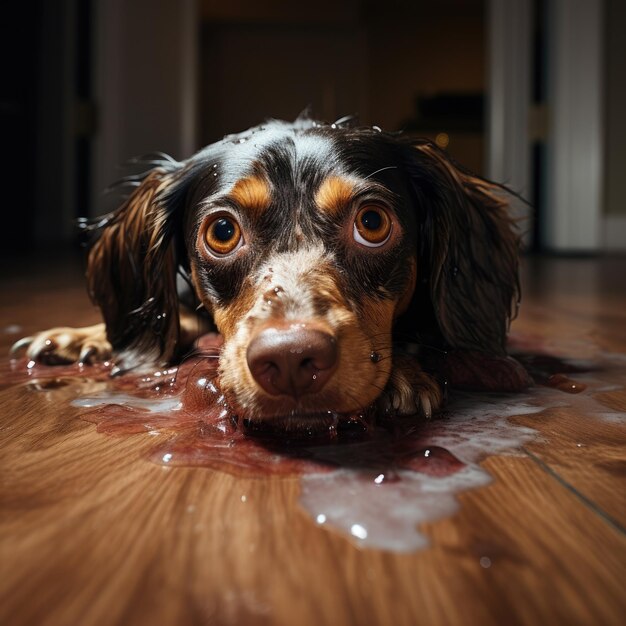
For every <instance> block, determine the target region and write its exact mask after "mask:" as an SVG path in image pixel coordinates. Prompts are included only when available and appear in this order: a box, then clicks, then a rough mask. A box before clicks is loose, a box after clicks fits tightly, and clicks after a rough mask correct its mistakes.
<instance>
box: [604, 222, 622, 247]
mask: <svg viewBox="0 0 626 626" xmlns="http://www.w3.org/2000/svg"><path fill="white" fill-rule="evenodd" d="M603 222H604V224H603V226H604V236H603V241H602V243H603V245H602V247H603V249H604V250H605V251H607V252H626V215H605V216H604V220H603Z"/></svg>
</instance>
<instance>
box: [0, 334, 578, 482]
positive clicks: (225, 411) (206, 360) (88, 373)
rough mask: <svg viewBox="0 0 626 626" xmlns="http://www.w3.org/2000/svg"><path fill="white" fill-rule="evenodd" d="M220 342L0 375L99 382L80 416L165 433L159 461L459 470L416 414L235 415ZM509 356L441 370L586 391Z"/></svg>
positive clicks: (539, 361) (36, 385)
mask: <svg viewBox="0 0 626 626" xmlns="http://www.w3.org/2000/svg"><path fill="white" fill-rule="evenodd" d="M221 343H222V342H221V338H220V337H218V336H216V335H207V336H205V337H202V338H201V339H200V341H199V343H198V347H197V354H196V355H194V356H192V357H191V358H189V359H187V360H185V361H184V362H183V363H182V364H181V365H180V366H179V367H177V368H176V367H173V368H170V369H166V370H163V371H158V372H152V373H150V374H134V373H127V374H124V375H122V376H118V377H111V376H110V372H111V364H110V363H107V364H100V365H93V366H90V365H85V366H82V365H76V364H75V365H62V366H58V365H57V366H45V365H40V364H37V363H33V362H32V361H31V362H27V361H26V360H22V361H11V362H10V363H8V364H3V365H2V366H0V380H1V381H2V384H3V385H5V386H6V385H10V384H16V383H19V382H24V381H27V384H28V386H29V388H31V389H34V390H38V391H48V390H53V389H56V388H59V387H64V386H67V385H70V384H73V383H75V382H76V381H79V382H80V381H98V382H103V381H104V382H106V391H105V392H104V393H103V394H102V395H101V397H100V398H96V399H94V400H93V402H94V403H96V404H97V405H96V406H93V405H92V406H91V407H88V408H87V410H85V411H84V412H83V413H82V415H81V418H82V419H84V420H85V421H88V422H92V423H94V424H96V428H97V430H98V432H102V433H106V434H108V435H118V436H119V435H130V434H138V433H147V432H150V433H151V434H153V435H154V434H163V435H165V437H166V441H165V442H164V443H160V444H159V445H158V446H157V447H155V449H154V450H153V451H152V452H151V454H150V458H151V459H152V460H153V461H155V462H157V463H162V464H166V465H186V466H202V467H210V468H213V469H219V470H226V471H230V472H233V473H236V474H244V475H247V476H261V475H268V474H269V475H281V476H290V475H300V474H305V473H307V474H308V473H314V472H327V471H330V470H333V469H337V468H354V469H359V470H365V471H366V472H368V473H369V472H371V473H372V475H373V477H374V480H376V479H378V478H379V477H382V478H380V481H381V482H393V481H396V480H400V478H399V476H398V473H397V472H398V471H399V470H407V469H408V470H412V471H415V472H419V473H422V474H426V475H429V476H437V477H445V476H450V475H452V474H455V473H456V472H459V471H461V470H462V469H463V468H464V467H465V464H464V463H463V462H461V461H460V460H458V459H457V458H456V457H455V456H454V455H453V454H451V453H450V452H449V451H447V450H446V449H444V448H441V447H438V446H430V447H428V446H427V444H426V442H425V441H424V440H423V439H422V440H420V434H419V433H420V430H421V429H420V426H421V424H422V421H421V420H420V419H418V418H415V419H411V418H402V419H398V420H393V419H390V418H388V417H387V418H380V416H375V415H373V414H371V412H368V411H365V412H364V413H362V414H354V415H338V414H333V413H324V414H320V415H318V416H314V417H309V418H307V419H306V421H305V420H300V421H298V422H297V423H295V424H291V425H286V424H284V423H271V422H266V421H259V420H256V421H252V420H248V419H241V420H238V419H237V417H236V416H235V415H234V414H233V412H232V410H231V409H230V407H229V406H228V404H227V402H226V400H225V398H224V396H223V395H222V394H221V391H220V389H219V382H218V379H217V367H218V357H219V350H220V348H221ZM516 358H517V361H515V360H514V359H511V358H510V357H505V358H502V357H481V355H480V354H477V353H451V354H450V355H449V356H448V359H447V361H446V363H445V367H444V369H445V370H446V375H447V376H449V377H450V378H451V380H452V382H453V383H455V384H458V385H459V386H461V387H464V386H468V385H469V386H472V385H475V384H478V383H481V382H482V387H483V388H486V389H489V390H491V389H492V388H494V389H498V390H503V389H505V390H507V389H509V388H514V389H517V388H519V387H523V386H524V385H526V384H527V377H528V375H529V374H530V376H532V378H533V379H534V380H535V382H537V383H538V384H541V385H546V386H549V387H553V388H556V389H559V390H561V391H566V392H568V393H580V392H581V391H583V390H584V389H585V388H586V386H585V385H584V384H583V383H579V382H576V381H573V380H571V379H570V378H568V377H567V376H566V375H565V373H578V372H581V371H585V370H583V369H581V368H578V367H576V366H574V365H572V364H570V363H568V362H566V361H564V360H561V359H558V358H556V357H554V356H551V355H547V354H539V355H537V354H527V353H520V354H517V355H516ZM520 363H521V364H522V365H523V368H522V367H521V366H520ZM477 371H478V372H489V376H487V377H486V378H485V376H486V375H485V376H482V374H480V376H481V380H477V379H476V376H477V375H476V372H477ZM563 372H565V373H563ZM77 402H78V403H80V402H81V400H78V401H77ZM161 441H162V438H161ZM328 444H339V445H328Z"/></svg>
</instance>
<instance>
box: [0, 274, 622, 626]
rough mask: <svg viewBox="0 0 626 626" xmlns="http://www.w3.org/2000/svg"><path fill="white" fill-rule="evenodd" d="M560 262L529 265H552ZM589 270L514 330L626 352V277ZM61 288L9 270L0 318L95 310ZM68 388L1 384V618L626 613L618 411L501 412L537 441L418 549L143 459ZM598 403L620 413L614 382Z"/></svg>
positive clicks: (431, 618) (148, 443)
mask: <svg viewBox="0 0 626 626" xmlns="http://www.w3.org/2000/svg"><path fill="white" fill-rule="evenodd" d="M557 265H558V266H559V267H557V268H556V269H555V265H554V264H553V263H550V262H548V263H547V265H544V266H543V267H547V271H548V274H550V273H555V274H557V277H556V278H560V277H561V276H562V274H563V273H564V272H565V273H566V271H565V270H563V269H562V268H561V265H562V264H561V263H560V262H559V263H557ZM565 265H566V266H567V264H565ZM585 267H587V266H585ZM618 267H619V268H621V270H626V262H624V263H622V264H621V265H619V266H618ZM557 270H558V271H557ZM622 275H623V272H622ZM590 276H591V279H593V280H597V279H598V277H600V276H602V272H600V271H596V272H592V273H590ZM552 279H554V276H552V278H551V280H552ZM602 280H604V281H605V282H606V284H605V285H604V286H601V287H598V283H597V282H596V283H594V282H593V281H592V282H591V283H590V284H592V285H596V287H597V290H596V291H593V290H588V291H587V292H582V291H581V293H574V294H572V293H571V290H572V289H573V288H572V287H571V286H568V285H566V287H567V288H566V289H564V290H562V291H560V292H558V291H557V290H555V289H554V283H549V284H547V285H545V286H544V287H543V288H542V289H541V290H539V291H537V292H536V293H533V294H531V298H530V304H529V306H528V307H527V312H526V313H523V314H522V317H521V318H520V320H518V322H516V326H515V327H516V328H517V327H519V331H520V332H526V333H531V334H537V335H541V336H547V337H550V338H552V339H553V340H554V342H555V343H558V342H561V344H562V345H567V342H572V338H574V339H575V340H576V341H574V342H572V343H571V344H570V345H572V346H578V347H580V346H581V345H584V344H585V342H586V341H588V340H589V338H591V340H592V341H593V342H594V343H596V344H598V345H599V346H600V348H602V349H609V348H612V349H613V350H623V351H624V352H626V341H625V340H624V332H623V328H622V326H621V325H622V323H623V314H622V313H621V310H626V306H624V305H626V294H625V293H624V287H622V288H621V291H619V294H620V295H619V297H615V296H614V295H607V293H609V292H610V291H611V290H612V289H614V288H615V287H614V285H613V283H611V282H607V279H606V278H604V279H602ZM557 282H558V281H557ZM18 283H19V284H18ZM65 284H67V279H64V278H63V275H62V274H59V275H57V276H53V277H52V279H50V280H49V281H47V280H46V279H45V278H44V277H41V278H39V279H34V278H31V279H24V280H23V281H21V279H20V280H19V281H16V280H14V281H12V282H11V283H5V284H4V286H3V287H0V291H2V292H3V293H4V294H19V295H20V296H21V295H24V299H25V300H24V302H26V304H24V302H22V303H20V302H15V300H14V299H11V298H8V299H7V298H3V306H2V308H1V309H0V329H1V328H4V327H5V326H6V325H8V324H12V323H17V322H18V321H19V323H21V324H22V325H23V326H24V328H25V330H26V332H30V331H31V330H33V329H35V328H38V327H40V326H41V325H44V326H46V325H48V324H59V323H66V322H67V315H68V312H69V313H70V314H71V315H72V317H73V319H81V320H83V319H84V320H85V323H90V322H91V321H92V319H93V316H94V311H93V309H92V308H91V306H90V305H89V303H88V301H87V299H86V296H85V295H84V291H83V290H82V287H81V286H74V287H70V288H67V289H66V288H65V287H64V285H65ZM9 287H10V288H9ZM580 289H581V288H580V286H579V285H578V286H576V290H580ZM568 290H569V291H568ZM5 302H8V304H6V305H5V304H4V303H5ZM581 337H582V339H583V340H584V341H583V342H582V343H580V342H579V343H576V342H578V341H579V339H580V338H581ZM12 339H13V337H12V336H9V335H7V334H6V333H5V334H2V333H0V343H2V344H3V345H4V346H7V345H8V344H9V343H10V341H12ZM81 392H85V389H82V390H81ZM75 393H76V390H75V389H73V388H72V387H71V386H66V387H61V388H59V389H55V390H49V391H40V392H33V391H29V390H28V388H26V387H19V388H9V389H5V390H4V391H0V406H2V415H1V422H0V429H1V430H0V623H7V624H12V625H17V626H19V625H21V624H24V625H26V624H29V625H30V624H51V625H54V626H56V625H58V624H77V623H80V624H81V625H83V624H84V625H90V624H98V625H107V624H138V625H142V624H148V623H151V624H154V623H158V624H192V625H193V624H250V625H255V624H263V625H265V624H294V623H297V624H302V625H304V626H307V625H309V624H311V625H312V624H316V625H319V624H333V625H335V624H337V625H339V626H341V625H344V624H345V625H352V624H354V625H362V624H372V625H374V624H381V625H383V624H394V625H396V624H397V625H399V626H404V625H409V624H415V623H424V624H473V623H476V624H486V625H491V624H502V623H506V624H513V625H515V624H536V623H542V624H568V625H569V624H609V625H610V624H621V623H623V615H624V614H625V613H626V599H625V597H624V591H623V581H624V579H625V577H626V539H625V537H624V534H623V532H620V530H619V529H617V528H616V527H615V526H614V525H613V524H611V523H610V521H607V519H606V517H605V516H604V514H605V513H606V515H609V516H610V517H611V518H612V519H615V520H618V521H619V520H623V519H624V501H623V495H624V481H623V471H622V465H621V463H622V462H623V459H624V457H623V450H624V446H623V443H624V428H623V426H620V425H619V424H615V423H610V422H602V421H598V420H595V419H588V418H587V416H586V415H585V412H584V411H582V410H572V409H567V410H565V409H562V408H558V409H550V410H549V411H548V412H546V413H543V414H537V415H526V416H524V417H520V418H514V420H515V421H519V422H520V423H523V424H525V425H530V426H532V427H533V428H536V429H537V430H538V431H539V432H540V434H541V435H542V437H543V438H544V441H540V440H536V441H534V442H532V443H530V444H527V450H528V452H529V453H530V454H531V455H532V457H531V456H529V455H526V456H497V457H490V458H488V459H486V460H485V462H484V463H483V466H484V467H485V468H486V469H487V470H488V471H489V473H490V474H491V475H492V477H493V482H492V483H491V484H490V485H489V486H487V487H484V488H481V489H478V490H474V491H469V492H465V493H463V494H462V495H461V496H460V503H461V506H460V509H459V511H458V512H457V513H456V514H455V515H453V516H451V517H448V518H446V519H441V520H439V521H436V522H431V523H427V524H423V525H422V526H421V530H422V531H423V532H424V533H426V534H427V535H428V536H429V538H430V539H431V542H432V547H431V548H429V549H427V550H424V551H421V552H414V553H409V554H397V553H392V552H386V551H381V550H366V549H359V548H357V547H356V546H355V545H353V544H352V543H350V542H349V541H348V540H347V539H346V538H345V537H344V536H343V535H341V534H339V533H336V532H332V531H328V530H326V529H325V528H323V527H321V526H320V525H318V524H316V523H315V522H314V520H312V519H311V517H310V515H309V514H308V513H306V512H304V511H303V509H302V508H301V507H300V505H299V503H298V499H299V489H300V486H299V480H298V479H297V478H267V477H265V478H259V479H254V478H242V477H238V476H232V475H230V474H227V473H224V472H218V471H212V470H208V469H204V468H183V467H165V466H163V467H162V466H158V465H154V464H152V463H150V462H148V461H147V460H146V459H145V455H146V454H147V453H148V451H149V449H151V447H152V446H153V445H154V443H155V440H156V439H158V438H159V437H158V436H157V437H152V436H149V435H147V434H141V435H133V436H125V437H111V436H105V435H103V434H100V433H98V432H97V431H96V429H95V428H94V426H93V425H92V424H88V423H86V422H84V421H81V420H79V419H77V416H78V412H79V410H78V409H77V408H75V407H72V406H70V405H69V401H70V400H71V398H72V397H73V395H74V394H75ZM563 395H564V396H566V394H563ZM604 400H606V401H607V402H610V403H612V406H614V407H615V408H622V409H623V408H624V406H625V402H626V394H625V393H624V391H623V389H618V390H615V391H612V392H610V394H609V395H607V396H605V397H604ZM581 442H583V443H584V444H585V447H584V448H578V447H577V445H576V444H577V443H581ZM242 496H245V499H242Z"/></svg>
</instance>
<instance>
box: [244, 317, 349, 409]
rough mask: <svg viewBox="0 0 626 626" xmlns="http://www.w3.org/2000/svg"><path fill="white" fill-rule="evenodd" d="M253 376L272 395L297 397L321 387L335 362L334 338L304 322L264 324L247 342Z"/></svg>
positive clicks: (247, 356)
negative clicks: (272, 325)
mask: <svg viewBox="0 0 626 626" xmlns="http://www.w3.org/2000/svg"><path fill="white" fill-rule="evenodd" d="M246 358H247V360H248V367H249V368H250V372H251V373H252V376H253V377H254V380H256V382H257V383H258V384H259V385H260V386H261V387H262V388H263V389H264V390H265V391H267V393H269V394H270V395H273V396H279V395H287V396H293V397H294V398H297V397H299V396H301V395H303V394H305V393H315V392H317V391H319V390H320V389H322V387H323V386H324V385H325V384H326V383H327V382H328V380H329V378H330V377H331V375H332V373H333V371H334V369H335V366H336V365H337V342H336V340H335V338H334V337H333V336H332V335H331V334H330V333H328V332H326V331H324V330H320V329H318V328H311V327H307V326H305V325H304V324H292V325H291V326H289V327H287V328H265V329H264V330H262V331H260V332H259V333H258V334H257V335H256V336H255V337H254V338H253V339H252V341H251V342H250V344H249V345H248V351H247V353H246Z"/></svg>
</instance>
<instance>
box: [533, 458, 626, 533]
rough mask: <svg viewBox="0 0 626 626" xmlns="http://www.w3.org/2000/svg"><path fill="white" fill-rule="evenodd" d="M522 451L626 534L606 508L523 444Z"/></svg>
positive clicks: (616, 528) (611, 524)
mask: <svg viewBox="0 0 626 626" xmlns="http://www.w3.org/2000/svg"><path fill="white" fill-rule="evenodd" d="M522 451H523V452H524V453H525V454H526V455H527V456H528V457H530V459H531V460H532V461H533V462H534V463H535V464H537V465H538V466H539V467H540V468H541V469H542V470H543V471H544V472H547V473H548V474H549V475H550V476H551V477H552V478H554V480H556V481H557V482H558V483H559V484H560V485H561V486H562V487H565V489H567V490H568V491H569V492H570V493H571V494H572V495H574V496H575V497H576V498H577V499H578V500H580V501H581V502H582V503H583V504H584V505H585V506H587V507H588V508H590V509H591V510H592V511H593V512H594V513H595V514H596V515H598V517H600V518H601V519H602V520H603V521H604V522H606V523H607V524H608V525H609V526H611V527H613V528H614V529H615V530H616V531H617V532H619V533H620V534H622V535H626V528H625V527H624V526H622V524H620V523H619V522H618V521H617V520H616V519H614V518H613V517H611V516H610V515H609V514H608V513H607V512H606V511H605V510H604V509H602V508H600V507H599V506H598V505H597V504H596V503H595V502H594V501H593V500H590V499H589V498H588V497H587V496H585V495H583V494H582V493H580V491H578V489H576V487H574V486H573V485H571V484H570V483H568V482H567V481H566V480H565V479H564V478H562V477H561V476H560V475H559V474H558V473H557V472H555V471H554V470H553V469H552V468H551V467H550V466H549V465H548V464H547V463H546V462H545V461H542V460H541V459H540V458H539V457H538V456H537V455H536V454H533V453H532V452H530V450H528V449H527V448H525V447H523V446H522Z"/></svg>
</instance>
